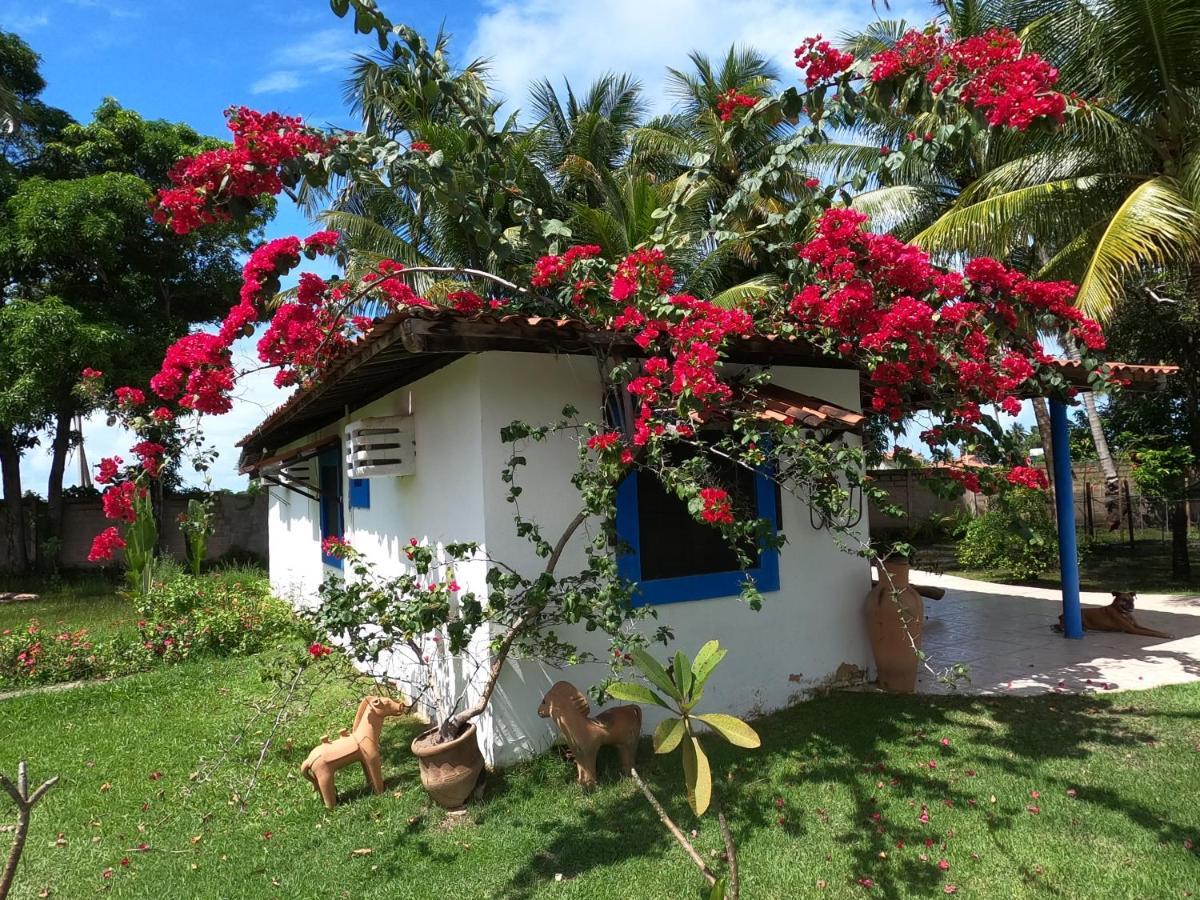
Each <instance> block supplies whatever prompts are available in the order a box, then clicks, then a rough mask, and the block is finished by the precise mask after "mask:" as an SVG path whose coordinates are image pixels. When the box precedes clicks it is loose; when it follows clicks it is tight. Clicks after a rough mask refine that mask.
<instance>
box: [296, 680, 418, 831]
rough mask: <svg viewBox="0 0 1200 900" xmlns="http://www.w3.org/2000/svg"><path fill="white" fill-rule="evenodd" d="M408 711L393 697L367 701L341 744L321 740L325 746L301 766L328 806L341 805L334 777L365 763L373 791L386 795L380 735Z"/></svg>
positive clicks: (326, 739)
mask: <svg viewBox="0 0 1200 900" xmlns="http://www.w3.org/2000/svg"><path fill="white" fill-rule="evenodd" d="M407 711H408V707H406V706H405V705H404V704H403V703H401V702H400V701H399V700H392V699H391V698H389V697H363V700H362V703H360V704H358V712H357V713H356V714H355V716H354V727H353V728H352V729H351V730H350V731H349V732H347V731H346V730H345V729H343V730H342V732H341V737H339V738H337V740H333V741H331V740H329V738H328V737H323V738H321V743H319V744H317V746H316V747H314V748H313V751H312V753H310V754H308V759H306V760H304V762H303V763H301V765H300V774H301V775H303V776H304V777H305V778H307V779H308V780H309V781H311V782H312V784H313V787H314V788H315V789H316V790H318V791H320V793H321V799H322V800H323V801H325V806H326V807H328V808H329V809H333V808H334V807H335V806H336V805H337V789H336V788H335V787H334V786H333V775H334V773H335V772H336V771H337V770H338V769H341V768H343V767H345V766H348V765H350V763H353V762H358V763H362V767H363V772H364V773H365V774H366V776H367V782H368V783H369V784H370V785H371V790H373V791H374V792H375V793H376V794H382V793H383V765H382V759H381V758H380V755H379V733H380V732H381V731H382V730H383V720H384V718H385V717H386V716H400V715H403V714H404V713H405V712H407Z"/></svg>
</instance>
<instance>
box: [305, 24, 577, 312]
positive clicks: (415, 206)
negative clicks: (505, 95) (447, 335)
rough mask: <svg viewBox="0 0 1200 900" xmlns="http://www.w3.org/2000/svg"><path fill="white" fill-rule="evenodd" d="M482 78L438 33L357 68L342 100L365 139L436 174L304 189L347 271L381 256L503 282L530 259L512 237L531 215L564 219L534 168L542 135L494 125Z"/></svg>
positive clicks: (394, 171)
mask: <svg viewBox="0 0 1200 900" xmlns="http://www.w3.org/2000/svg"><path fill="white" fill-rule="evenodd" d="M486 76H487V67H486V65H485V63H484V62H483V61H481V60H475V61H473V62H471V63H469V64H468V65H466V66H464V67H462V68H455V67H454V66H452V65H451V63H450V59H449V39H448V36H447V35H445V34H444V33H439V34H438V35H437V37H436V38H435V39H434V41H433V42H432V44H430V43H427V42H426V41H425V39H424V38H422V37H421V36H420V35H418V34H417V33H416V32H415V31H412V30H411V29H403V30H401V31H400V33H399V34H398V35H397V37H396V39H395V40H393V41H392V42H391V44H390V45H389V46H388V48H387V49H385V50H383V51H380V52H379V53H377V54H375V55H373V56H370V57H358V58H357V60H356V62H355V65H354V67H353V70H352V73H351V77H350V78H349V79H348V81H347V83H346V91H345V94H346V99H347V102H348V103H349V104H350V107H351V109H352V111H353V112H354V113H355V114H356V115H358V116H359V117H361V119H362V121H363V126H364V129H365V131H366V132H367V133H369V134H376V135H382V136H385V137H387V138H390V139H392V140H394V141H395V142H396V143H397V144H398V145H400V146H404V147H413V146H414V145H415V146H417V147H422V146H423V147H425V148H428V149H427V150H425V149H422V150H421V152H422V153H425V154H426V157H427V158H428V159H430V160H431V161H432V160H434V159H435V158H436V162H437V165H436V167H435V166H432V165H431V166H430V167H428V171H427V172H426V173H425V174H423V175H422V176H420V177H423V178H424V180H423V181H420V182H413V181H412V180H411V178H412V177H415V176H413V175H412V170H409V169H405V168H403V167H398V166H392V167H390V168H389V167H387V166H382V167H380V166H374V165H359V166H357V167H355V168H354V169H353V171H351V172H350V173H349V174H348V175H347V176H345V177H343V178H341V179H335V180H334V181H333V183H332V186H325V185H319V184H315V183H311V182H310V183H309V184H307V185H305V187H304V190H303V192H302V197H303V199H304V201H305V203H306V204H307V208H308V209H309V211H310V212H312V213H314V214H318V217H319V218H320V220H321V221H322V223H323V224H325V225H326V226H327V227H329V228H334V229H336V230H338V231H340V232H341V233H342V234H343V235H344V238H345V240H346V243H347V245H348V246H349V248H350V251H351V262H350V269H351V271H352V272H353V271H355V270H356V269H361V268H362V267H363V266H369V265H371V264H373V263H374V262H376V261H377V260H378V259H380V258H383V257H388V258H391V259H395V260H398V261H400V262H403V263H404V264H406V265H409V266H421V265H437V266H465V267H471V268H479V269H484V270H487V271H489V272H493V273H496V274H500V275H512V274H513V273H514V272H516V271H517V269H519V267H520V266H521V265H524V264H527V263H528V262H529V260H530V259H531V258H532V257H533V256H534V255H536V253H537V252H538V249H539V248H537V247H523V246H521V245H520V243H519V241H517V240H516V239H515V238H516V235H517V232H520V231H521V230H522V226H524V225H526V224H527V223H528V221H529V220H530V217H531V216H534V215H537V216H540V217H541V218H543V219H551V218H554V217H560V218H561V217H563V216H565V215H566V211H567V209H566V204H565V201H564V198H563V197H562V195H561V193H560V192H559V191H558V189H557V186H556V184H555V182H554V179H553V178H552V177H551V176H550V174H549V173H548V172H547V171H546V170H545V169H544V168H543V167H542V166H541V165H540V164H539V162H538V155H539V153H540V152H541V150H542V143H543V137H542V134H541V132H540V131H539V130H538V129H536V128H534V129H531V128H527V127H523V126H522V125H520V124H519V123H518V121H517V119H516V117H515V116H509V117H508V118H507V119H505V120H503V121H500V122H497V116H498V111H499V108H500V105H501V104H500V102H499V101H498V100H496V99H495V98H493V97H492V95H491V92H490V90H489V87H488V84H487V77H486ZM416 286H417V287H418V288H419V289H420V290H421V291H422V292H425V293H429V294H432V295H433V296H437V294H438V293H439V291H444V290H445V289H446V288H447V287H448V285H446V284H439V283H437V282H436V281H435V280H434V279H429V278H427V279H418V280H417V282H416Z"/></svg>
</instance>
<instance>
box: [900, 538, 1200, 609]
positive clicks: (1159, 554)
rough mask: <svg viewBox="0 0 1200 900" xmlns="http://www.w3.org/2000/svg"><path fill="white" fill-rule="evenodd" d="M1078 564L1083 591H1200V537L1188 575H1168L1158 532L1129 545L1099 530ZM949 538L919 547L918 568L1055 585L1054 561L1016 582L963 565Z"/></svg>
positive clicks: (1167, 550) (1165, 546)
mask: <svg viewBox="0 0 1200 900" xmlns="http://www.w3.org/2000/svg"><path fill="white" fill-rule="evenodd" d="M1080 542H1081V546H1082V547H1083V548H1084V552H1083V557H1082V560H1081V562H1080V567H1079V579H1080V586H1081V587H1082V589H1083V590H1085V591H1104V592H1107V591H1120V590H1131V591H1140V592H1142V593H1145V594H1173V593H1195V592H1200V540H1193V541H1191V543H1190V552H1191V556H1190V558H1191V563H1192V575H1191V577H1190V578H1176V577H1175V576H1173V575H1172V574H1171V547H1170V537H1169V536H1168V538H1167V541H1166V542H1165V543H1164V541H1163V539H1162V537H1161V535H1160V534H1159V532H1157V531H1139V532H1137V533H1136V540H1135V542H1134V547H1133V548H1132V549H1131V548H1130V546H1129V538H1128V534H1127V533H1124V532H1123V533H1121V534H1100V533H1097V535H1096V539H1095V540H1094V541H1084V538H1083V535H1082V534H1081V535H1080ZM955 550H956V546H955V544H954V543H953V542H949V541H946V542H940V543H936V544H929V545H925V546H922V547H920V548H918V551H917V557H916V559H915V561H914V562H915V564H916V566H917V567H918V568H921V569H925V570H927V571H933V572H945V573H946V574H949V575H960V576H962V577H963V578H974V579H977V580H979V581H992V582H999V583H1006V584H1028V585H1034V586H1037V587H1058V586H1059V584H1060V581H1059V575H1058V568H1057V566H1056V567H1055V568H1054V569H1052V570H1051V571H1049V572H1046V573H1045V574H1043V575H1042V576H1041V577H1040V578H1038V579H1037V580H1036V581H1017V580H1015V579H1013V578H1011V577H1010V576H1009V575H1008V573H1007V572H1004V571H1002V570H979V569H966V568H964V567H962V566H960V565H959V563H958V560H957V558H956V557H955Z"/></svg>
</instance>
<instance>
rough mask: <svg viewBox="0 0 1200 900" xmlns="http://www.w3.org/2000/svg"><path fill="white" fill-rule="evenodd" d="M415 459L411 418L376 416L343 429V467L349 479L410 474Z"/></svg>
mask: <svg viewBox="0 0 1200 900" xmlns="http://www.w3.org/2000/svg"><path fill="white" fill-rule="evenodd" d="M416 457H417V441H416V437H415V431H414V429H413V417H412V416H375V417H373V418H370V419H359V420H358V421H357V422H351V423H350V424H349V425H347V426H346V468H347V470H348V474H349V476H350V477H351V478H378V477H382V476H385V475H411V474H412V473H413V472H415V471H416V462H417V459H416Z"/></svg>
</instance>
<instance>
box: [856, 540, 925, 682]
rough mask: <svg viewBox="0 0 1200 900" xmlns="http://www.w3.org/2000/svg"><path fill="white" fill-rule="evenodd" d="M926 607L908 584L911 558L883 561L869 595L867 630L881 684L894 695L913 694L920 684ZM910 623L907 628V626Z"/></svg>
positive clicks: (914, 589)
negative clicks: (914, 646)
mask: <svg viewBox="0 0 1200 900" xmlns="http://www.w3.org/2000/svg"><path fill="white" fill-rule="evenodd" d="M924 622H925V607H924V604H923V603H922V601H921V595H920V594H918V593H917V591H916V588H914V587H913V586H912V585H910V584H909V583H908V560H906V559H895V560H891V559H889V560H886V561H885V562H883V563H882V564H880V573H879V581H877V582H876V583H875V586H874V587H873V588H871V591H870V593H868V594H867V631H868V633H869V634H870V636H871V652H872V653H874V654H875V668H876V670H877V671H878V673H879V686H880V687H881V688H883V689H884V690H885V691H890V692H892V693H894V694H911V693H912V692H913V691H914V690H915V689H916V687H917V666H918V665H919V660H918V659H917V654H916V652H915V651H914V649H913V645H914V644H915V645H916V649H917V650H919V649H921V629H922V626H923V625H924ZM906 626H907V628H906Z"/></svg>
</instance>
